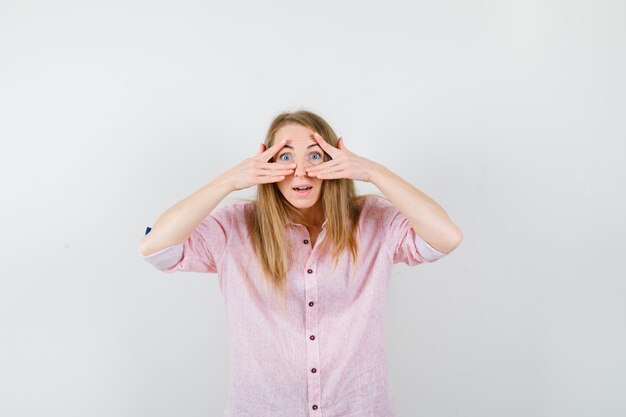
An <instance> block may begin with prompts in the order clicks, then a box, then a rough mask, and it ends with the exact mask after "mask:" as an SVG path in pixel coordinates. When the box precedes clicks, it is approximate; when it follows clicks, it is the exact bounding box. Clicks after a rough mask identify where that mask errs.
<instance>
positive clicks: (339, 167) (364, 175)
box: [306, 132, 374, 182]
mask: <svg viewBox="0 0 626 417" xmlns="http://www.w3.org/2000/svg"><path fill="white" fill-rule="evenodd" d="M313 136H314V138H315V140H316V141H317V144H318V145H320V147H321V148H322V150H323V151H324V152H326V153H327V154H328V155H330V157H331V158H332V160H330V161H326V162H323V163H321V164H319V165H316V166H314V167H310V168H307V169H306V173H307V174H308V175H309V176H310V177H317V178H319V179H323V180H331V179H338V178H350V179H353V180H358V181H365V182H371V181H372V174H373V168H374V162H373V161H370V160H369V159H366V158H363V157H361V156H359V155H357V154H355V153H352V152H350V151H349V150H348V149H347V148H346V147H345V145H344V144H343V138H342V137H339V140H338V141H337V146H338V148H335V147H334V146H332V145H331V144H330V143H328V142H326V140H325V139H324V138H323V137H322V136H321V135H319V134H318V133H317V132H313Z"/></svg>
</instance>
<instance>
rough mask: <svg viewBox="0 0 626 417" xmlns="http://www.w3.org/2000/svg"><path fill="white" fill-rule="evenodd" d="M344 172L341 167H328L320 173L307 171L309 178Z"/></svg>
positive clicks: (343, 167)
mask: <svg viewBox="0 0 626 417" xmlns="http://www.w3.org/2000/svg"><path fill="white" fill-rule="evenodd" d="M345 170H346V167H345V166H343V165H335V166H334V167H330V168H328V169H323V170H321V171H313V172H311V171H308V173H309V175H311V176H320V175H328V174H336V173H338V172H343V171H345Z"/></svg>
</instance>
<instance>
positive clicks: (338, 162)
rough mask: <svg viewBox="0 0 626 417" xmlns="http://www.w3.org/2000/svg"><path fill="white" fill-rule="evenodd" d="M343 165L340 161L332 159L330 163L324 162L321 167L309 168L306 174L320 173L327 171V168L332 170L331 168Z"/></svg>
mask: <svg viewBox="0 0 626 417" xmlns="http://www.w3.org/2000/svg"><path fill="white" fill-rule="evenodd" d="M341 163H342V161H339V160H337V159H331V160H330V161H326V162H323V163H321V164H319V165H315V166H313V167H311V168H307V169H306V172H320V171H323V170H325V169H327V168H331V167H334V166H337V165H339V164H341Z"/></svg>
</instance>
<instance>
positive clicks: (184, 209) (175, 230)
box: [140, 174, 234, 256]
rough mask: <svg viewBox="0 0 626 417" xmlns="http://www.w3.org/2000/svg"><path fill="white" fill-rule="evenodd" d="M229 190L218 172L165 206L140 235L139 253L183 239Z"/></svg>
mask: <svg viewBox="0 0 626 417" xmlns="http://www.w3.org/2000/svg"><path fill="white" fill-rule="evenodd" d="M231 191H234V188H233V186H232V185H231V183H230V182H228V181H227V180H226V177H225V175H224V174H222V175H219V176H217V177H216V178H214V179H213V180H211V181H210V182H209V183H207V184H206V185H204V186H203V187H202V188H200V189H199V190H197V191H195V192H194V193H193V194H191V195H190V196H188V197H186V198H185V199H183V200H181V201H179V202H178V203H176V204H175V205H173V206H172V207H170V208H169V209H167V210H166V211H165V212H164V213H163V214H161V215H160V216H159V218H158V219H157V220H156V222H155V223H154V225H153V226H152V230H150V233H148V234H147V235H145V236H143V237H142V239H141V242H140V251H141V254H142V255H143V256H148V255H151V254H153V253H156V252H158V251H160V250H161V249H164V248H166V247H168V246H172V245H175V244H177V243H181V242H183V241H184V240H185V239H187V238H188V237H189V235H191V232H192V231H193V230H194V228H195V227H196V226H198V224H200V222H202V220H203V219H204V218H205V217H207V216H208V215H209V214H210V213H211V212H212V211H213V209H215V207H217V205H218V204H219V202H220V201H222V200H223V199H224V198H225V197H226V196H227V195H228V194H230V192H231Z"/></svg>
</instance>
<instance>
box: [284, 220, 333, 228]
mask: <svg viewBox="0 0 626 417" xmlns="http://www.w3.org/2000/svg"><path fill="white" fill-rule="evenodd" d="M326 222H328V219H324V223H322V229H325V228H326ZM287 224H290V225H294V226H302V224H301V223H294V222H292V221H291V220H287Z"/></svg>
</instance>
